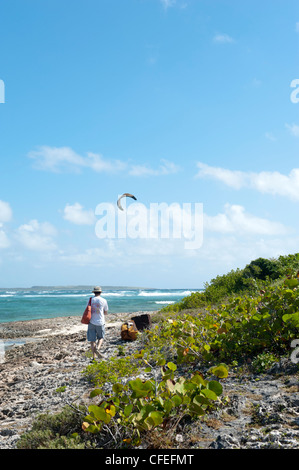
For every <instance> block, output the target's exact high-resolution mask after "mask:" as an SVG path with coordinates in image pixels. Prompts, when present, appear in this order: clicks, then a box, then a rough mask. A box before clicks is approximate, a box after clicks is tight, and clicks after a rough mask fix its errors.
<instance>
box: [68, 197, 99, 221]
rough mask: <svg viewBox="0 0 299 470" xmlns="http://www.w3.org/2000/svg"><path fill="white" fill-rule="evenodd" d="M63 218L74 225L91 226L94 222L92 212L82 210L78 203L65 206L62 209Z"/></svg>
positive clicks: (90, 210)
mask: <svg viewBox="0 0 299 470" xmlns="http://www.w3.org/2000/svg"><path fill="white" fill-rule="evenodd" d="M63 217H64V219H65V220H68V221H69V222H72V223H73V224H76V225H93V224H94V223H95V220H96V219H95V215H94V211H93V210H92V209H89V210H84V209H83V206H81V204H79V203H78V202H76V203H75V204H73V205H70V204H67V205H66V206H65V208H64V216H63Z"/></svg>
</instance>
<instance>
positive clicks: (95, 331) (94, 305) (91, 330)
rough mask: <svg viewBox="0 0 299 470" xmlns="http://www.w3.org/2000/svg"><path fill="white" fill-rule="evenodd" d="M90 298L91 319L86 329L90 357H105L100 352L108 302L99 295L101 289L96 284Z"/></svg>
mask: <svg viewBox="0 0 299 470" xmlns="http://www.w3.org/2000/svg"><path fill="white" fill-rule="evenodd" d="M93 293H94V297H92V299H91V319H90V322H89V324H88V329H87V340H88V341H89V342H90V346H91V352H92V358H93V359H95V356H96V355H97V357H99V358H100V359H105V356H104V355H103V354H102V353H101V352H100V349H101V347H102V344H103V341H104V337H105V315H107V313H108V303H107V301H106V299H104V298H103V297H101V293H102V289H101V287H99V286H97V287H95V288H94V290H93Z"/></svg>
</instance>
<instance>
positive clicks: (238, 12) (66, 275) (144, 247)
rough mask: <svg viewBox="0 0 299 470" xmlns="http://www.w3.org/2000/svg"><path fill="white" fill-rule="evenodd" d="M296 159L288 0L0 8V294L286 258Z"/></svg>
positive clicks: (297, 199)
mask: <svg viewBox="0 0 299 470" xmlns="http://www.w3.org/2000/svg"><path fill="white" fill-rule="evenodd" d="M298 149H299V4H298V1H297V0H296V1H295V0H288V1H287V2H286V1H285V0H258V1H257V0H242V1H237V0H125V1H124V0H72V2H70V1H68V0H59V1H58V0H9V1H4V0H1V1H0V162H1V166H0V287H4V288H5V287H30V286H33V285H47V286H52V285H63V286H66V285H102V286H107V285H110V286H112V285H113V286H142V287H154V288H194V289H196V288H203V287H204V285H205V283H206V282H210V280H211V279H213V278H215V277H216V276H217V275H221V274H224V273H227V272H229V271H230V270H232V269H237V268H240V269H242V268H243V267H245V265H246V264H248V263H250V261H252V260H253V259H256V258H258V257H264V258H272V257H273V258H277V257H278V256H280V255H287V254H290V253H296V252H298V251H299V249H298V248H299V217H298V206H299V162H298ZM125 192H128V193H131V194H133V195H135V197H136V199H137V200H136V201H134V200H133V199H130V198H124V199H122V204H123V205H124V211H121V210H120V209H118V208H117V206H116V201H117V198H118V197H119V195H121V194H123V193H125ZM162 203H163V210H162V209H161V212H160V213H159V217H160V218H159V219H155V223H156V225H155V223H154V219H153V214H155V210H156V207H157V204H162ZM173 207H175V208H176V209H175V210H174V211H172V208H173ZM105 208H106V212H104V209H105ZM188 210H189V212H188ZM156 214H157V213H156ZM184 214H185V215H186V214H187V216H186V218H185V219H184V217H183V216H184ZM171 217H173V218H171ZM125 220H126V221H127V224H129V225H125V226H124V225H122V224H124V223H125V222H124V221H125ZM157 220H158V221H157ZM184 220H185V221H186V220H189V224H190V226H189V228H188V227H187V225H184ZM195 221H197V225H196V224H195ZM162 223H164V224H166V225H167V224H168V228H169V231H168V234H167V233H166V232H163V233H162V231H161V227H162ZM175 223H181V225H180V226H179V227H181V228H182V230H181V232H177V234H176V235H175V234H174V231H173V227H174V226H175ZM113 224H115V226H116V227H120V226H121V227H122V229H123V230H125V231H123V232H122V233H124V234H125V235H123V236H120V232H119V231H117V230H115V231H114V232H113V226H114V225H113ZM159 224H160V225H159ZM192 224H195V225H192ZM166 225H165V226H166ZM124 227H125V228H124ZM192 227H193V230H192ZM108 228H109V230H108ZM165 233H166V235H165ZM192 237H194V240H195V239H196V240H197V243H194V244H193V245H192V243H191V247H190V246H188V243H187V242H188V241H190V240H191V241H192Z"/></svg>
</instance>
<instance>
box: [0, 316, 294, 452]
mask: <svg viewBox="0 0 299 470" xmlns="http://www.w3.org/2000/svg"><path fill="white" fill-rule="evenodd" d="M144 313H154V312H138V313H133V314H132V313H123V314H118V315H115V314H108V315H107V319H106V320H107V321H106V325H107V334H106V339H105V341H104V346H103V351H104V353H105V355H106V356H107V357H108V358H110V357H115V356H117V355H118V351H119V346H122V349H123V352H125V355H130V354H132V353H133V352H134V351H136V348H138V347H139V345H138V341H133V342H124V341H122V340H121V337H120V325H121V324H122V323H123V321H125V320H128V319H130V318H132V317H133V316H135V315H137V314H144ZM80 320H81V318H80V317H77V316H76V317H57V318H55V319H41V320H29V321H21V322H12V323H10V324H9V323H5V324H0V340H1V339H2V341H3V338H4V337H5V339H6V340H8V339H11V338H15V339H19V340H23V339H25V338H29V341H28V342H27V343H25V344H23V345H22V346H13V347H11V348H9V349H7V350H6V351H5V361H4V362H3V363H0V449H16V448H17V442H18V440H19V439H20V436H21V435H22V434H23V433H25V432H27V431H29V430H30V429H31V426H32V423H33V421H34V420H35V418H36V417H37V416H38V415H40V414H45V413H47V412H49V413H50V414H55V413H58V412H60V411H61V410H62V409H63V408H64V407H65V406H66V405H79V404H80V405H81V404H83V405H87V406H88V405H90V404H96V403H97V400H98V398H97V397H95V398H93V399H91V398H90V392H91V390H93V389H94V387H93V386H92V384H91V383H89V382H88V381H87V379H86V378H85V377H84V375H83V374H82V371H83V370H84V369H85V368H86V366H87V365H88V364H90V361H91V358H90V356H88V352H89V344H88V342H87V340H86V330H87V325H81V323H80ZM141 376H142V374H141ZM222 385H223V388H224V390H223V393H224V396H226V397H227V403H226V404H225V405H224V407H223V409H220V410H219V411H218V410H216V411H215V413H211V414H210V415H209V419H208V420H204V421H200V420H199V421H198V423H195V422H194V423H193V424H192V427H191V428H190V429H189V428H187V429H186V434H178V437H177V439H178V441H177V446H178V447H177V448H180V449H188V448H190V449H192V450H194V445H195V446H196V447H195V448H196V449H197V448H199V449H240V448H241V449H279V448H284V449H298V448H299V429H298V426H299V417H298V403H299V401H298V400H299V388H298V387H299V386H298V368H297V366H296V365H295V364H292V363H291V362H290V360H287V359H285V360H282V361H280V362H279V363H277V364H275V365H274V366H273V368H272V369H271V370H269V371H268V373H267V374H262V375H259V376H255V375H250V374H244V375H243V376H240V375H239V374H238V373H235V372H234V371H231V372H230V373H229V377H227V378H226V379H224V380H223V383H222ZM59 390H60V391H59ZM61 390H63V391H61ZM254 410H256V411H254ZM256 419H258V420H259V423H258V424H257V423H256V421H255V420H256Z"/></svg>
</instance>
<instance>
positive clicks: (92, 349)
mask: <svg viewBox="0 0 299 470" xmlns="http://www.w3.org/2000/svg"><path fill="white" fill-rule="evenodd" d="M90 347H91V354H92V358H93V359H95V355H96V352H97V346H96V342H95V341H91V342H90Z"/></svg>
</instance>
